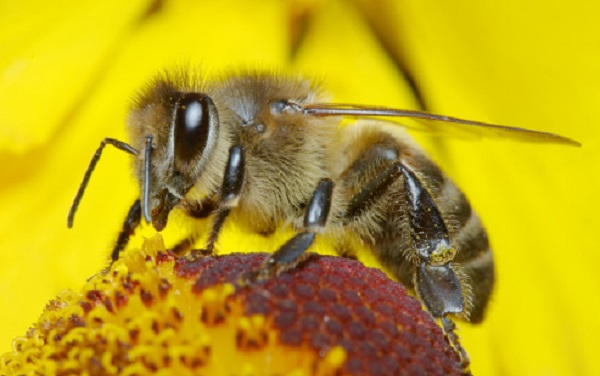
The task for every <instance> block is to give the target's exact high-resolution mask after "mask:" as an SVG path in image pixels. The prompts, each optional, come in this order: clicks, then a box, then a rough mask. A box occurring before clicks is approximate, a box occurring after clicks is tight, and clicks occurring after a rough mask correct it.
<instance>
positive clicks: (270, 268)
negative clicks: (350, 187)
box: [242, 178, 334, 283]
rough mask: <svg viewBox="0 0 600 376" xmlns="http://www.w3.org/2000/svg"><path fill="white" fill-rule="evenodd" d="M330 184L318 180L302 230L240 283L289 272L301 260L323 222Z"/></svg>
mask: <svg viewBox="0 0 600 376" xmlns="http://www.w3.org/2000/svg"><path fill="white" fill-rule="evenodd" d="M333 186H334V183H333V181H332V180H331V179H327V178H325V179H321V180H320V181H319V184H318V185H317V188H316V189H315V190H314V192H313V195H312V198H311V199H310V202H309V204H308V207H307V208H306V212H305V214H304V228H303V230H302V232H300V233H298V234H296V235H295V236H294V237H293V238H291V239H290V240H288V241H287V243H285V244H284V245H283V246H281V248H279V249H278V250H277V251H275V252H274V253H273V254H272V255H271V256H270V257H269V258H267V260H266V261H265V263H264V264H263V265H262V266H261V267H260V268H259V269H256V270H253V271H251V272H250V273H248V274H246V275H245V276H243V277H242V283H247V282H251V281H254V280H257V279H263V278H268V277H271V276H273V275H277V274H279V273H282V272H284V271H286V270H290V269H292V268H294V267H295V266H296V265H298V263H299V262H301V261H302V260H303V259H304V257H303V256H304V255H305V251H306V250H307V249H308V248H309V247H310V246H311V245H312V243H313V242H314V240H315V236H316V234H317V232H318V231H320V230H321V229H323V228H324V227H325V225H326V223H327V217H328V216H329V211H330V209H331V198H332V195H333Z"/></svg>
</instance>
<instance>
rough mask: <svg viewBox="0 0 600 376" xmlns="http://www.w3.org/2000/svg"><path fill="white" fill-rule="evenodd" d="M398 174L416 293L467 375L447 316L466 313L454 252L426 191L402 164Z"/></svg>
mask: <svg viewBox="0 0 600 376" xmlns="http://www.w3.org/2000/svg"><path fill="white" fill-rule="evenodd" d="M401 172H402V175H403V177H404V196H405V201H406V210H407V212H408V217H409V218H408V219H409V227H410V234H411V237H412V242H413V246H414V248H415V253H416V255H417V257H418V261H417V263H418V265H417V267H416V270H415V275H414V286H415V290H416V292H417V295H418V296H419V299H420V300H421V301H422V302H423V304H424V305H425V307H426V308H427V310H428V311H429V312H430V313H431V315H432V316H433V317H434V318H435V319H439V320H441V323H442V329H443V330H444V334H445V336H446V340H447V341H448V343H449V344H450V346H452V348H453V349H454V351H455V352H456V353H457V355H458V356H459V358H460V362H461V365H462V367H463V370H464V371H465V374H468V372H469V371H468V367H469V364H470V360H469V356H468V355H467V352H466V351H465V349H464V348H463V347H462V345H461V344H460V341H459V337H458V335H457V334H456V333H455V329H456V325H455V324H454V323H453V322H452V321H451V320H450V319H449V318H448V315H449V314H462V313H463V311H464V310H465V303H464V297H463V290H462V287H461V281H460V278H459V276H458V274H457V273H456V271H455V267H454V266H453V264H452V260H453V259H454V256H455V254H456V251H455V249H454V248H453V246H452V243H451V241H450V236H449V234H448V229H447V227H446V224H445V222H444V219H443V217H442V214H441V212H440V210H439V209H438V207H437V205H436V204H435V202H434V201H433V198H432V196H431V194H430V193H429V191H428V190H427V188H425V186H424V185H423V184H422V182H421V181H420V180H419V178H418V177H417V175H416V174H415V173H414V172H413V171H412V170H411V169H410V168H409V167H408V166H406V165H404V164H402V165H401Z"/></svg>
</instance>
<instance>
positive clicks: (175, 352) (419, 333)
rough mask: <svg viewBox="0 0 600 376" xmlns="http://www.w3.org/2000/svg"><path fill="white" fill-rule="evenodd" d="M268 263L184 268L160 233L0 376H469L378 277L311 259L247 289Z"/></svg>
mask: <svg viewBox="0 0 600 376" xmlns="http://www.w3.org/2000/svg"><path fill="white" fill-rule="evenodd" d="M265 256H266V255H265V254H256V253H253V254H231V255H226V256H206V257H201V258H198V259H196V258H186V257H182V258H179V259H177V260H176V258H175V257H174V255H173V254H172V253H170V252H168V251H167V250H166V248H165V246H164V243H163V241H162V237H161V236H160V235H156V236H155V237H154V238H152V239H148V240H146V241H145V242H144V245H143V249H142V250H140V249H129V250H127V251H125V252H124V254H123V255H122V257H121V259H119V260H118V261H117V262H115V263H114V264H113V265H112V266H111V268H110V270H109V271H107V272H105V273H99V274H97V275H95V276H94V277H92V278H91V279H90V280H89V282H88V283H87V284H86V286H85V287H84V288H83V291H82V292H81V293H75V292H73V291H70V290H67V291H63V292H61V293H60V294H59V295H58V297H57V298H56V299H55V300H52V301H50V303H49V304H48V305H47V306H46V309H45V311H44V313H43V314H42V316H41V318H40V320H39V321H38V322H37V323H36V324H34V327H33V328H32V329H31V330H29V332H28V333H27V335H26V336H25V337H22V338H17V339H16V340H15V342H14V347H15V350H14V351H13V352H12V353H8V354H5V355H4V356H3V357H2V359H0V373H2V374H4V373H5V372H7V373H8V374H23V373H26V374H58V375H61V374H91V375H94V374H97V375H102V374H119V375H134V374H148V373H159V374H177V375H182V374H190V375H191V374H207V375H215V376H216V375H233V374H247V375H280V374H285V375H290V374H298V375H308V374H314V375H321V376H326V375H336V374H340V373H341V374H352V375H365V374H370V375H391V374H439V375H451V374H454V375H461V374H462V369H461V367H460V364H459V357H458V354H457V353H456V352H454V350H452V348H451V347H450V345H449V344H448V343H447V342H446V340H445V339H444V335H443V333H442V330H441V329H440V328H439V327H438V326H436V324H435V321H434V320H433V319H432V317H431V316H430V315H429V314H428V313H426V312H425V311H423V310H422V309H421V305H420V304H419V302H418V301H417V300H416V299H414V298H412V297H410V296H409V295H407V293H406V290H405V289H404V287H403V286H402V285H400V284H398V283H396V282H394V281H392V280H390V279H389V278H387V277H386V276H385V274H384V273H382V272H381V271H379V270H377V269H369V268H366V267H364V266H363V265H362V264H361V263H359V262H357V261H352V260H348V259H344V258H339V257H331V256H329V257H325V256H316V255H313V256H312V258H311V259H309V260H307V262H305V263H303V264H302V265H301V266H300V267H298V268H296V269H294V270H292V271H291V272H290V273H285V274H280V275H278V276H275V277H273V278H269V279H267V280H264V281H253V282H252V283H243V282H242V283H241V282H240V277H241V276H243V275H244V273H249V272H250V271H251V270H253V269H255V268H257V267H259V266H260V265H261V263H262V262H263V260H264V259H265Z"/></svg>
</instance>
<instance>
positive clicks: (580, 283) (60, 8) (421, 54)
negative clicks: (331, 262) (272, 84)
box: [0, 0, 600, 375]
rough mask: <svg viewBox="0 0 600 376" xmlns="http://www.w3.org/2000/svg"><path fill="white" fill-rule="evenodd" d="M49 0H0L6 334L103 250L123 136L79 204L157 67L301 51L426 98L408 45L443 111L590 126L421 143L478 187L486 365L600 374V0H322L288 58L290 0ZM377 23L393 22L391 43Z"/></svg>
mask: <svg viewBox="0 0 600 376" xmlns="http://www.w3.org/2000/svg"><path fill="white" fill-rule="evenodd" d="M52 6H53V8H51V9H50V7H49V5H48V3H47V2H45V3H41V2H40V3H31V2H30V3H29V4H28V5H22V6H19V5H12V4H11V5H10V7H11V8H8V7H9V5H8V3H4V4H1V5H0V21H2V22H0V25H1V26H0V45H2V50H1V51H0V69H1V72H2V74H1V75H0V148H2V149H0V165H1V166H3V168H2V169H0V181H1V182H2V184H1V186H0V207H1V208H2V214H1V215H0V226H1V228H2V229H3V230H4V231H3V235H2V238H0V239H1V240H0V248H1V249H2V252H0V312H2V313H1V314H0V318H1V319H0V346H4V350H1V351H0V352H4V351H8V350H9V344H10V341H11V339H12V338H14V337H16V336H18V335H23V334H24V333H25V331H26V329H27V327H28V326H29V325H31V323H33V322H34V321H35V320H36V318H37V316H38V315H39V313H40V311H41V308H42V307H43V306H44V305H45V303H46V302H47V301H48V300H49V299H50V298H52V297H54V296H55V295H56V294H57V293H58V292H59V291H60V290H62V289H65V288H73V289H78V288H79V286H80V285H81V282H82V281H83V280H85V279H86V278H87V277H88V276H90V275H92V274H93V273H95V272H97V271H98V270H99V269H100V267H101V266H102V265H104V263H105V260H106V257H107V255H108V253H109V251H110V249H111V247H112V242H113V241H114V238H115V236H116V233H117V231H118V229H119V226H120V225H121V222H122V219H121V218H124V216H125V213H126V212H127V209H128V206H129V205H130V204H131V202H132V201H133V199H134V198H135V197H136V196H137V195H138V192H137V190H138V188H137V187H135V185H134V183H133V182H132V179H131V178H130V171H129V163H130V157H129V156H128V155H124V154H122V153H120V152H117V151H115V150H109V149H107V150H106V152H105V155H104V156H103V160H102V161H101V163H100V164H99V166H98V168H97V171H96V172H95V174H94V177H93V179H92V181H91V183H90V187H89V189H88V191H87V192H86V197H85V199H84V202H83V203H82V205H81V209H80V211H79V212H78V217H77V219H76V224H75V228H74V229H73V230H71V231H67V229H66V226H65V222H66V213H67V210H68V208H69V205H70V202H71V200H72V197H73V195H74V193H75V191H76V189H77V186H78V184H79V181H80V179H81V176H82V174H83V171H84V170H85V168H86V166H87V163H88V161H89V158H90V157H91V155H92V153H93V151H94V149H95V148H96V147H97V145H98V144H99V142H100V140H101V139H102V138H103V137H107V136H109V137H116V138H121V139H124V135H125V126H124V119H125V117H126V112H127V108H128V106H129V103H130V98H131V96H132V94H133V93H134V92H135V91H136V90H137V89H138V88H139V87H140V86H142V85H143V84H144V81H145V80H146V79H147V78H148V77H149V76H151V75H152V74H154V73H155V72H156V71H157V70H160V69H162V68H163V67H165V66H169V65H173V64H174V63H181V62H186V61H189V62H190V63H191V64H192V65H195V64H196V63H201V64H202V66H204V67H205V68H206V69H207V70H208V72H209V74H212V73H221V72H223V71H225V70H226V68H227V67H237V66H240V65H243V66H244V65H245V66H260V67H267V68H273V67H275V68H284V69H287V68H289V66H292V67H294V68H295V69H297V70H299V71H302V72H308V73H310V74H313V75H315V76H316V77H317V78H322V79H323V81H324V82H325V87H326V88H329V89H330V91H331V92H332V93H333V94H334V98H335V99H338V100H340V101H352V102H363V103H378V104H385V105H392V106H403V107H412V106H413V105H414V103H415V102H414V100H413V99H412V98H411V96H410V91H409V89H408V86H407V85H406V83H405V81H404V80H403V79H402V76H401V74H400V72H399V71H398V70H397V69H396V66H395V61H394V60H396V61H401V62H402V64H404V65H405V66H407V67H408V68H410V71H411V72H412V75H413V76H414V77H415V79H416V81H417V83H418V84H419V87H420V89H421V91H422V94H423V97H424V99H425V103H426V104H427V105H428V106H429V110H432V111H434V112H438V113H444V114H448V115H456V116H461V117H466V118H472V119H478V120H483V121H490V122H497V123H503V124H508V125H518V126H524V127H529V128H534V129H539V130H545V131H551V132H557V133H561V134H565V135H567V136H571V137H573V138H575V139H578V140H579V141H582V142H583V144H584V147H583V148H581V149H569V148H560V147H549V146H539V145H520V144H515V143H510V142H496V141H489V142H488V141H484V142H470V143H466V142H462V141H456V140H439V139H437V140H434V142H426V143H425V146H426V147H427V148H428V149H429V150H430V151H431V153H432V155H433V157H434V158H435V160H436V161H438V162H439V163H440V164H441V165H442V166H443V168H444V170H445V171H446V172H447V173H448V174H449V175H450V176H451V177H452V178H453V179H455V180H456V181H457V182H458V183H459V185H460V186H461V187H462V188H463V189H464V190H465V192H466V193H467V195H468V196H469V197H470V198H471V201H472V203H473V205H474V206H475V208H476V209H477V210H478V212H479V213H480V215H481V217H482V218H483V221H484V223H485V224H486V225H487V228H488V230H489V233H490V237H491V240H492V244H493V246H494V249H495V257H496V260H497V268H498V286H497V289H496V291H495V294H494V297H493V301H492V304H491V306H490V310H489V315H488V318H487V320H486V321H485V322H484V324H483V325H481V326H472V327H471V326H468V325H462V326H461V329H462V332H461V333H462V335H463V338H464V344H465V347H466V348H467V350H468V351H469V353H470V354H471V356H472V361H473V371H474V373H475V374H486V375H494V374H523V375H535V374H563V375H571V374H600V368H599V366H598V362H597V361H596V360H595V346H594V342H593V341H594V339H595V337H597V336H598V335H599V334H600V328H599V322H598V320H597V319H596V318H595V317H594V316H595V312H597V311H598V309H597V308H598V307H599V303H598V302H597V301H596V300H595V299H594V296H595V295H597V293H596V290H597V289H598V287H599V285H600V283H599V279H598V278H599V277H598V276H597V274H596V273H595V272H594V266H595V265H596V264H597V263H598V261H599V259H600V256H599V255H598V253H597V252H595V251H594V250H595V247H594V245H595V242H593V239H594V233H593V231H594V229H598V228H600V221H599V219H598V216H597V215H596V213H595V211H597V210H598V209H599V205H598V200H597V199H596V198H595V197H596V195H597V192H598V191H600V184H599V178H598V177H597V174H596V173H595V172H596V171H597V170H598V167H597V166H598V165H599V163H600V153H599V152H598V150H599V149H598V147H599V146H600V145H599V143H598V126H597V125H596V123H597V122H598V120H597V119H596V118H597V116H596V115H595V113H596V112H597V110H596V108H597V104H598V101H597V98H598V96H597V94H596V91H597V88H598V87H600V73H599V71H598V69H597V67H598V66H600V52H599V51H598V40H600V39H599V38H600V37H599V36H600V26H598V23H597V22H596V21H595V19H594V17H595V15H596V14H598V10H599V9H597V7H598V5H596V3H594V2H591V1H589V2H584V1H576V2H575V3H569V4H568V7H567V5H565V4H549V3H547V2H540V1H533V2H529V3H526V4H524V3H522V2H518V1H516V0H510V1H504V2H502V3H490V2H481V3H472V2H466V1H465V2H460V1H459V2H451V3H450V2H442V1H433V0H424V1H423V0H418V1H411V0H403V1H402V2H396V1H392V0H390V1H383V0H382V1H376V2H366V1H365V2H364V5H363V6H359V7H357V8H353V7H352V6H350V5H349V3H347V2H342V1H339V2H337V1H322V2H306V3H305V4H304V5H303V6H304V7H306V9H309V13H308V14H310V17H309V20H308V26H307V29H306V35H305V36H304V40H303V42H302V44H301V45H300V46H299V48H298V50H297V52H296V55H295V59H294V60H292V61H291V62H290V61H289V60H288V57H289V53H290V46H289V34H288V33H289V25H288V22H289V20H290V9H291V7H292V5H291V3H287V2H280V1H264V2H258V1H250V2H248V1H241V0H240V1H228V2H219V3H217V2H193V1H165V2H156V3H154V4H149V3H141V2H140V3H128V5H127V7H128V8H124V6H125V5H123V4H121V3H116V2H115V3H113V2H104V3H102V4H100V3H98V4H91V3H90V4H87V3H85V2H84V3H81V4H79V5H76V6H75V5H73V4H69V5H68V6H67V5H66V4H56V3H54V4H53V5H52ZM361 11H362V14H363V15H366V17H367V18H368V19H369V20H370V22H371V26H372V29H370V28H369V27H368V26H367V24H366V23H365V20H364V19H363V18H361ZM384 33H385V34H384ZM376 35H380V36H381V35H385V36H387V37H385V38H382V39H384V40H387V42H386V43H385V45H386V46H387V47H388V49H389V55H388V54H386V52H385V51H384V49H383V48H382V46H381V45H380V44H379V42H378V41H377V37H376ZM386 38H387V39H386ZM422 138H423V137H422V136H420V139H422ZM175 219H176V221H175V222H176V223H178V224H181V225H187V223H189V221H185V220H184V219H183V218H175ZM226 230H227V229H226ZM227 231H229V233H230V234H235V232H236V231H237V230H236V228H235V225H234V224H231V225H229V227H228V230H227ZM167 236H168V235H165V237H167ZM176 236H178V235H177V234H174V235H173V237H171V238H170V241H171V242H173V241H176V238H175V237H176ZM279 237H280V238H282V239H283V238H285V237H286V235H285V234H279ZM279 240H280V239H278V240H276V241H273V244H271V245H270V246H271V248H272V247H276V244H277V241H279ZM232 243H235V242H232ZM89 244H95V245H97V246H95V247H96V248H93V249H90V247H89V246H88V245H89ZM24 270H27V271H28V274H27V275H24V274H23V271H24ZM31 275H37V276H38V283H35V284H32V283H31V278H30V276H31Z"/></svg>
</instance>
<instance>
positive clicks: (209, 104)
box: [174, 93, 217, 162]
mask: <svg viewBox="0 0 600 376" xmlns="http://www.w3.org/2000/svg"><path fill="white" fill-rule="evenodd" d="M213 117H216V109H215V105H214V103H213V101H212V100H211V99H210V97H208V96H207V95H204V94H201V93H186V94H184V95H183V96H182V97H181V98H180V99H179V100H178V101H177V104H176V108H175V119H174V127H175V130H174V131H175V157H176V158H177V159H179V160H180V161H182V162H189V161H192V160H193V159H195V158H196V157H198V156H199V155H200V154H202V152H203V151H204V149H205V148H206V146H207V143H208V141H209V139H208V138H209V134H210V127H211V126H212V125H213V124H215V121H216V120H217V119H213Z"/></svg>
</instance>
